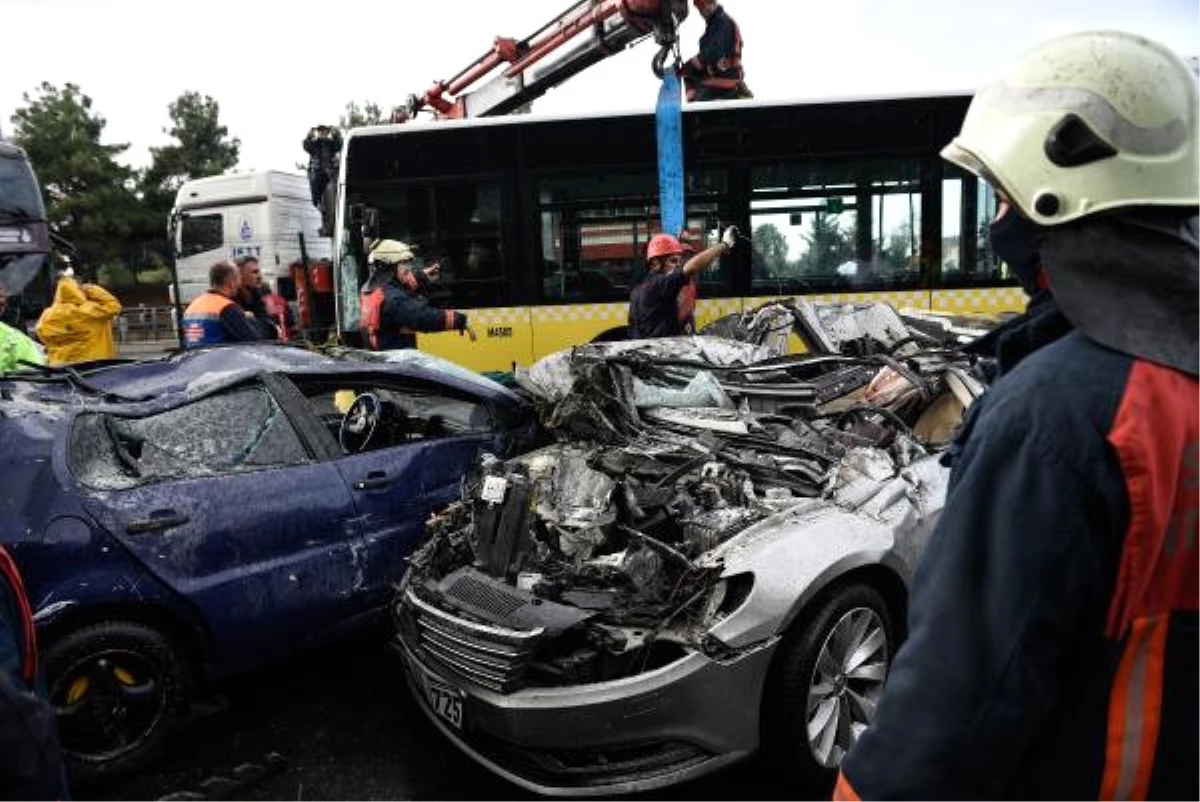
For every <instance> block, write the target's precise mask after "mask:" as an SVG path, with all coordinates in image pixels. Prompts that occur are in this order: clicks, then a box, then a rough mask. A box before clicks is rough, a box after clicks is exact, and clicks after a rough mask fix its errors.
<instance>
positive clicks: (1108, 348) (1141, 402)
mask: <svg viewBox="0 0 1200 802" xmlns="http://www.w3.org/2000/svg"><path fill="white" fill-rule="evenodd" d="M1198 105H1200V103H1198V98H1197V86H1196V79H1195V77H1194V76H1193V75H1192V72H1191V69H1190V68H1189V67H1188V65H1187V64H1186V63H1185V62H1184V61H1182V60H1181V59H1180V58H1179V57H1178V56H1176V55H1175V54H1174V53H1172V52H1171V51H1169V50H1168V49H1167V48H1165V47H1163V46H1161V45H1159V44H1157V43H1155V42H1151V41H1149V40H1147V39H1143V38H1141V37H1139V36H1135V35H1133V34H1127V33H1122V32H1117V31H1104V32H1095V33H1076V34H1071V35H1069V36H1064V37H1061V38H1058V39H1055V40H1052V41H1050V42H1047V43H1046V44H1043V45H1041V46H1040V47H1037V48H1035V49H1033V50H1031V51H1030V52H1029V53H1027V54H1025V55H1024V56H1023V57H1022V58H1021V60H1020V61H1019V62H1018V64H1017V66H1016V67H1015V68H1014V69H1013V70H1011V71H1010V72H1009V73H1008V74H1007V75H1006V76H1005V77H1004V78H1003V79H1002V80H1001V81H998V82H996V83H994V84H992V85H989V86H986V87H984V88H983V89H981V90H980V91H979V92H978V93H977V94H976V95H975V98H974V100H973V101H972V103H971V107H970V109H969V111H968V112H967V116H966V119H965V121H964V122H963V128H962V132H961V133H960V134H959V136H958V137H956V138H955V140H954V141H953V142H952V143H951V144H950V145H949V146H947V147H946V149H945V150H944V151H943V155H944V156H945V158H946V159H948V160H949V161H951V162H953V163H954V164H956V165H958V166H960V167H962V168H963V169H966V170H969V171H971V172H973V173H975V174H976V175H978V176H979V177H980V178H982V179H983V180H985V181H987V182H988V183H990V184H992V186H993V188H994V189H995V190H996V192H997V196H998V199H999V208H998V211H997V217H996V221H995V222H994V223H993V224H992V229H991V233H992V236H993V247H994V249H995V250H996V252H997V254H998V255H1000V256H1001V257H1002V258H1003V259H1005V261H1006V262H1008V263H1009V265H1010V266H1013V267H1014V268H1019V269H1021V270H1026V271H1029V275H1032V277H1033V278H1034V279H1035V281H1037V277H1038V275H1039V274H1040V273H1043V272H1044V278H1045V282H1044V283H1045V285H1046V287H1047V288H1048V289H1049V293H1050V295H1051V296H1052V297H1053V303H1054V305H1055V306H1056V308H1057V310H1060V311H1061V315H1062V317H1063V318H1064V320H1065V323H1066V325H1063V324H1062V323H1059V324H1056V325H1052V326H1047V325H1045V323H1044V321H1042V322H1041V323H1040V324H1038V325H1039V327H1040V328H1039V331H1037V332H1036V333H1035V332H1026V334H1027V335H1028V336H1025V337H1023V338H1019V339H1018V340H1017V341H1014V342H1017V343H1018V344H1019V346H1020V347H1016V348H1012V349H1008V350H1006V349H1005V348H1000V349H998V351H997V353H998V356H999V357H1000V361H1001V364H1000V371H999V375H1000V378H999V379H998V380H997V381H996V383H995V384H994V385H993V386H992V388H991V389H990V390H989V391H988V392H987V393H986V394H985V395H984V396H983V397H982V398H980V399H979V400H978V401H976V402H975V405H974V406H973V407H972V408H971V410H970V411H969V413H968V417H967V419H966V420H965V421H964V424H963V429H962V432H961V433H960V435H959V437H958V438H957V440H956V443H955V444H954V446H953V447H952V449H951V452H950V453H951V456H952V458H953V467H952V473H951V477H950V488H949V496H948V498H947V503H946V507H945V510H944V512H943V513H942V516H941V518H940V520H939V522H938V524H937V527H936V529H935V530H934V532H933V534H932V537H931V539H930V542H929V545H928V547H927V549H926V551H925V553H924V555H923V557H922V559H921V563H920V565H919V567H918V570H917V574H916V577H915V579H914V582H913V590H912V597H911V604H910V612H909V637H908V639H907V641H906V642H905V644H904V645H903V646H902V647H901V648H900V651H899V653H898V654H897V656H896V660H895V663H894V665H893V667H892V672H891V675H890V676H889V677H888V681H887V685H886V687H885V689H884V692H883V697H882V699H881V701H880V704H879V706H878V710H877V716H876V719H875V721H874V723H873V724H872V726H871V727H869V728H868V729H867V730H866V731H865V732H864V733H863V735H862V737H861V738H860V739H859V740H858V742H857V743H856V744H855V745H854V747H853V748H852V749H851V750H850V752H849V754H848V755H847V757H846V759H845V760H844V761H843V763H842V767H841V768H842V775H841V776H840V777H839V778H838V784H837V787H836V788H835V790H834V797H835V798H836V799H858V798H860V797H861V798H871V799H1009V798H1016V799H1030V798H1038V799H1088V798H1092V799H1094V798H1101V799H1114V798H1119V799H1147V798H1150V799H1196V798H1198V797H1200V787H1198V785H1200V783H1198V781H1197V772H1196V755H1197V753H1198V752H1200V722H1198V719H1197V715H1196V711H1197V709H1198V707H1200V699H1198V693H1197V682H1196V678H1197V675H1198V672H1200V666H1198V662H1200V660H1198V658H1200V654H1198V648H1197V646H1198V642H1200V639H1198V637H1197V630H1198V624H1197V607H1198V602H1200V581H1198V574H1200V560H1198V559H1197V558H1198V552H1197V508H1198V506H1200V498H1198V494H1200V424H1198V421H1197V416H1196V410H1197V407H1198V405H1200V394H1198V392H1197V373H1198V372H1200V346H1198V340H1197V327H1198V325H1200V324H1198V320H1200V317H1198V307H1200V298H1198V296H1200V286H1198V285H1200V282H1198V278H1197V275H1198V271H1197V233H1198V221H1197V205H1198V204H1200V181H1198V179H1197V175H1198V173H1200V166H1198V163H1197V125H1196V117H1197V107H1198ZM1050 314H1052V315H1053V314H1058V312H1056V311H1054V310H1051V311H1050ZM1036 320H1037V318H1034V322H1036ZM847 676H848V677H852V669H848V670H847ZM846 703H852V702H851V700H849V699H847V700H846Z"/></svg>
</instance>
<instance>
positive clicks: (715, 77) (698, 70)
mask: <svg viewBox="0 0 1200 802" xmlns="http://www.w3.org/2000/svg"><path fill="white" fill-rule="evenodd" d="M693 5H695V6H696V10H697V11H699V12H700V16H702V17H704V20H705V22H704V33H703V35H701V37H700V52H699V53H697V54H696V55H694V56H692V57H691V58H690V59H688V60H687V61H686V62H684V63H683V64H682V65H680V67H679V77H681V78H683V87H684V92H685V94H686V96H687V99H688V100H689V101H704V100H736V99H738V98H746V97H753V95H752V94H751V93H750V90H749V88H748V87H747V86H746V82H745V80H744V78H745V73H744V71H743V70H742V31H741V29H740V28H739V27H738V24H737V23H736V22H734V21H733V17H731V16H729V15H728V14H726V13H725V9H724V8H723V7H722V6H721V4H720V3H718V2H717V0H693Z"/></svg>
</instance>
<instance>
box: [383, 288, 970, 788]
mask: <svg viewBox="0 0 1200 802" xmlns="http://www.w3.org/2000/svg"><path fill="white" fill-rule="evenodd" d="M792 333H795V334H797V335H799V336H800V337H801V339H802V340H803V341H804V344H805V345H806V347H807V349H808V353H805V354H803V355H799V356H794V355H793V356H789V355H787V354H786V350H787V338H788V337H789V336H791V334H792ZM713 334H715V335H720V336H709V335H713ZM961 337H962V332H961V331H960V330H959V329H956V328H955V327H953V326H951V325H949V324H947V323H946V322H945V321H940V320H936V319H929V318H925V319H922V318H917V317H911V316H902V315H900V314H898V313H897V312H895V311H894V310H893V309H892V308H891V307H888V306H885V305H881V304H860V305H838V304H807V303H804V302H795V303H792V304H786V305H785V304H771V305H768V306H767V307H764V308H763V309H760V310H756V311H755V312H753V313H747V314H745V315H737V316H732V317H731V318H729V319H726V320H722V321H718V322H717V323H715V324H713V326H711V327H709V329H707V330H706V332H705V336H698V337H691V338H676V339H665V340H653V341H637V342H626V343H604V344H591V345H587V346H582V347H579V348H574V349H571V350H569V351H564V352H561V353H559V354H555V355H552V356H550V357H547V358H546V359H545V360H542V361H541V362H539V363H538V364H536V365H534V366H533V367H532V368H531V369H529V370H528V371H521V372H519V374H518V381H519V382H520V384H521V385H522V386H523V387H524V388H525V389H526V390H527V391H528V392H529V393H530V394H531V395H532V396H533V397H534V398H535V399H536V400H537V401H538V403H539V405H540V408H541V413H542V417H543V420H544V422H545V423H546V425H547V427H548V429H549V430H550V431H551V432H553V433H554V434H555V435H556V437H557V439H558V442H556V443H555V444H553V445H550V446H547V447H545V448H542V449H540V450H537V451H534V452H532V453H529V454H526V455H524V456H521V457H518V458H515V459H512V460H509V461H507V462H503V461H500V460H498V459H495V458H492V457H490V456H488V455H484V456H483V458H482V459H481V460H480V461H479V464H478V465H477V466H476V467H475V469H474V470H473V471H472V472H471V473H470V474H469V475H468V476H467V477H466V478H465V479H464V483H463V495H462V500H461V501H460V502H458V503H456V504H454V505H453V506H451V507H450V508H449V509H447V510H446V511H444V512H443V513H441V514H439V515H437V516H435V517H434V518H433V519H432V520H431V521H430V522H429V524H428V529H429V530H430V532H431V536H430V539H429V540H428V541H427V542H426V543H425V545H424V546H423V547H421V548H420V549H419V550H418V551H417V552H416V553H414V555H413V557H412V558H411V568H410V570H409V571H408V573H407V574H406V576H405V578H404V581H403V582H402V584H401V586H400V589H399V594H398V598H397V602H396V605H395V617H396V622H397V632H398V634H397V639H396V644H397V647H398V649H399V651H400V652H401V653H402V654H403V656H404V658H405V661H406V663H407V667H408V677H409V681H410V684H411V686H412V688H413V690H414V693H415V694H416V696H417V698H418V699H419V701H420V703H421V705H422V707H423V709H424V710H425V711H426V712H427V714H428V715H429V716H430V717H431V719H432V720H433V721H434V722H435V723H436V724H437V725H438V726H439V728H440V729H441V730H442V731H443V732H444V733H445V734H446V735H447V736H448V737H449V738H450V739H451V740H452V741H454V743H456V744H457V745H458V746H459V747H460V748H462V749H463V750H464V751H466V752H467V753H468V754H470V755H471V756H472V757H473V758H475V759H476V760H477V761H479V762H480V763H481V764H483V765H485V766H487V767H488V768H489V769H491V770H493V771H495V772H497V773H498V774H500V775H502V776H504V777H506V778H508V779H509V780H511V781H513V782H515V783H517V784H519V785H521V786H524V787H525V788H528V789H532V790H534V791H537V792H540V793H543V794H548V795H556V796H593V795H611V794H615V793H629V792H634V791H641V790H646V789H650V788H655V787H660V786H663V785H668V784H672V783H676V782H681V781H683V780H687V779H691V778H693V777H696V776H698V775H701V774H703V773H706V772H709V771H712V770H715V769H717V768H719V767H721V766H724V765H727V764H729V763H732V762H734V761H737V760H739V759H742V758H744V757H747V756H748V755H750V754H752V753H754V752H756V751H757V750H759V749H760V748H763V749H765V750H768V751H769V752H770V753H771V754H772V755H774V756H777V757H778V758H779V759H780V760H781V761H782V762H783V763H784V764H785V765H787V766H788V767H789V770H790V771H791V772H793V776H794V773H795V772H797V771H799V772H801V773H803V774H807V775H811V776H812V777H814V778H816V777H821V776H825V775H829V774H831V772H832V771H834V770H835V769H836V767H837V766H838V764H839V763H840V761H841V758H842V756H843V755H844V754H845V753H846V751H847V750H848V749H849V747H850V746H851V744H852V743H853V742H854V740H855V738H857V736H858V734H859V733H860V732H861V731H862V730H863V729H864V728H865V727H866V725H867V724H868V723H869V722H870V721H871V718H872V716H873V713H874V709H875V704H876V701H877V699H878V696H879V693H880V691H881V688H882V684H883V681H884V678H885V677H886V675H887V671H888V666H889V663H890V660H891V658H892V655H893V654H894V652H895V650H896V648H897V645H898V644H899V642H900V640H901V639H902V638H903V636H904V631H903V630H904V621H905V606H906V597H907V583H908V581H909V579H910V577H911V575H912V572H913V569H914V566H915V563H916V559H917V556H918V554H919V552H920V550H921V547H922V545H923V544H924V542H925V540H926V538H927V536H928V534H929V532H930V530H931V528H932V526H933V524H934V522H935V521H936V519H937V516H938V514H939V513H940V510H941V507H942V503H943V499H944V496H945V485H946V480H947V477H948V471H947V469H946V468H944V467H943V466H941V465H940V464H939V462H938V451H939V450H940V449H941V448H942V447H943V446H944V445H945V444H946V443H947V442H948V441H949V439H950V436H951V432H952V431H953V429H954V426H955V425H956V424H957V423H958V421H959V420H960V418H961V416H962V413H963V411H964V409H965V408H966V407H967V406H968V405H969V404H970V403H971V400H972V399H973V398H974V397H975V396H977V395H978V394H979V393H980V392H982V389H983V387H982V385H981V384H980V383H979V381H978V380H977V379H976V378H975V376H974V375H973V372H972V370H971V360H970V358H969V357H967V356H966V355H964V354H963V352H962V351H960V350H959V348H958V345H959V343H960V341H961Z"/></svg>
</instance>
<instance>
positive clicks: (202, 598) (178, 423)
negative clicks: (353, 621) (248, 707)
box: [69, 383, 362, 671]
mask: <svg viewBox="0 0 1200 802" xmlns="http://www.w3.org/2000/svg"><path fill="white" fill-rule="evenodd" d="M70 440H71V442H70V458H69V459H70V463H71V468H72V473H73V474H74V475H75V477H76V479H77V480H78V481H79V482H80V484H81V485H83V486H84V487H85V488H86V490H84V492H83V493H82V495H83V498H84V499H85V504H86V506H87V507H88V509H89V511H90V512H91V514H92V515H93V516H94V517H95V518H96V519H97V520H98V521H99V522H100V523H101V524H102V525H103V526H104V527H105V528H106V529H107V530H108V531H109V532H111V533H112V535H113V536H114V537H116V538H117V539H118V540H120V542H121V543H123V544H124V545H125V546H126V547H127V548H128V549H129V550H130V551H131V552H133V553H134V554H135V555H136V556H137V557H138V558H140V559H141V561H142V562H143V563H144V564H145V565H146V566H147V568H148V569H149V570H150V571H152V572H153V573H154V574H156V575H157V576H158V577H160V578H161V579H162V580H163V581H164V582H166V583H167V584H168V585H170V586H171V587H172V588H173V589H175V590H176V591H177V592H178V593H179V594H180V595H181V596H183V597H184V598H185V599H187V600H188V601H190V602H191V603H192V604H193V605H195V607H196V608H197V609H198V610H199V612H200V615H201V616H203V618H204V620H205V621H206V623H207V625H208V627H209V630H210V632H211V636H212V639H213V642H214V645H215V651H216V655H215V656H216V659H217V661H218V662H219V663H220V664H221V670H228V671H234V670H239V669H241V668H244V667H247V666H249V665H252V664H254V663H256V662H259V661H260V660H263V659H266V658H267V657H269V656H271V655H277V654H283V653H287V652H290V651H293V650H294V649H296V648H297V647H298V646H300V645H302V644H305V643H307V642H311V641H316V640H321V639H323V637H324V636H326V635H329V634H331V632H332V630H333V628H334V627H336V626H337V625H338V624H340V623H342V622H343V621H345V620H346V619H347V617H348V616H350V615H352V614H353V613H355V612H356V611H357V608H356V606H355V602H356V599H355V593H354V588H355V587H356V585H361V579H362V573H361V571H360V568H361V562H360V561H359V560H360V558H361V552H360V550H359V548H358V547H359V546H360V545H361V542H360V541H359V540H358V539H357V537H356V535H357V532H356V531H355V529H354V527H353V525H352V523H351V522H350V521H349V520H348V519H349V518H350V514H351V512H352V511H353V508H354V506H353V501H352V499H351V497H350V493H349V491H348V490H347V488H346V485H345V483H343V482H342V480H341V476H340V474H339V472H338V469H337V467H336V466H334V465H332V464H330V463H328V462H321V461H318V460H317V459H315V458H314V457H313V456H312V455H311V452H310V450H309V448H308V447H307V446H306V444H305V442H304V441H303V439H302V438H301V436H300V435H299V434H298V432H297V430H296V429H295V428H294V426H293V425H292V423H291V422H290V421H289V419H288V417H287V416H286V415H285V414H282V411H281V409H280V407H279V405H278V403H277V402H276V400H275V399H274V398H273V397H272V395H271V394H270V393H269V392H268V391H267V389H266V388H265V387H264V386H263V385H261V384H258V383H255V384H252V385H249V386H246V385H243V386H241V387H239V388H236V389H233V390H230V391H225V392H221V393H219V394H215V395H210V396H208V397H205V398H201V399H199V400H196V401H194V402H192V403H188V404H186V405H184V406H181V407H178V408H175V409H171V410H168V411H165V412H160V413H158V414H154V415H147V416H143V417H138V418H132V417H125V418H119V417H116V416H113V415H108V414H87V413H85V414H82V415H80V416H79V418H78V419H77V420H76V422H75V424H74V425H73V427H72V436H71V438H70Z"/></svg>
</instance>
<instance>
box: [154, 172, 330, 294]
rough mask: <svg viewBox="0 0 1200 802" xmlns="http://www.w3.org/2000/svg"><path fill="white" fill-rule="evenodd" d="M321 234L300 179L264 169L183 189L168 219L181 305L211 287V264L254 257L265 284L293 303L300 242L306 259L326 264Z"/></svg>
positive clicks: (199, 181)
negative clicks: (293, 274) (292, 271)
mask: <svg viewBox="0 0 1200 802" xmlns="http://www.w3.org/2000/svg"><path fill="white" fill-rule="evenodd" d="M320 228H321V214H320V212H319V211H317V209H316V207H315V206H313V204H312V200H311V197H310V194H309V188H308V179H307V178H306V177H305V176H303V175H299V174H296V173H287V172H282V171H279V170H263V171H256V172H246V173H229V174H226V175H217V176H210V177H208V178H197V179H195V180H192V181H188V182H186V183H185V184H184V185H183V186H181V187H180V188H179V193H178V194H177V195H176V198H175V208H173V209H172V210H171V220H170V233H171V240H172V242H173V243H174V245H175V253H176V260H175V271H176V278H177V280H178V282H179V299H178V300H179V302H180V303H181V304H187V303H188V302H190V301H191V300H192V299H193V298H195V297H196V296H197V295H199V294H200V293H202V292H204V291H205V290H206V289H207V288H208V271H209V268H211V267H212V266H213V264H214V263H216V262H218V261H220V260H222V259H237V258H238V257H241V256H257V257H258V261H259V267H260V268H261V269H262V275H263V283H264V284H266V285H269V286H270V287H271V288H272V289H273V290H274V291H276V292H278V293H279V294H280V295H282V296H283V297H284V298H287V299H289V300H292V299H294V298H295V288H294V286H293V285H292V277H291V275H290V272H289V267H290V266H291V265H292V264H293V263H295V262H298V261H299V260H300V258H301V240H303V247H304V250H305V251H306V252H307V256H308V258H309V259H310V260H318V259H329V257H330V252H331V243H330V240H329V238H328V237H322V236H320Z"/></svg>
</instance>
